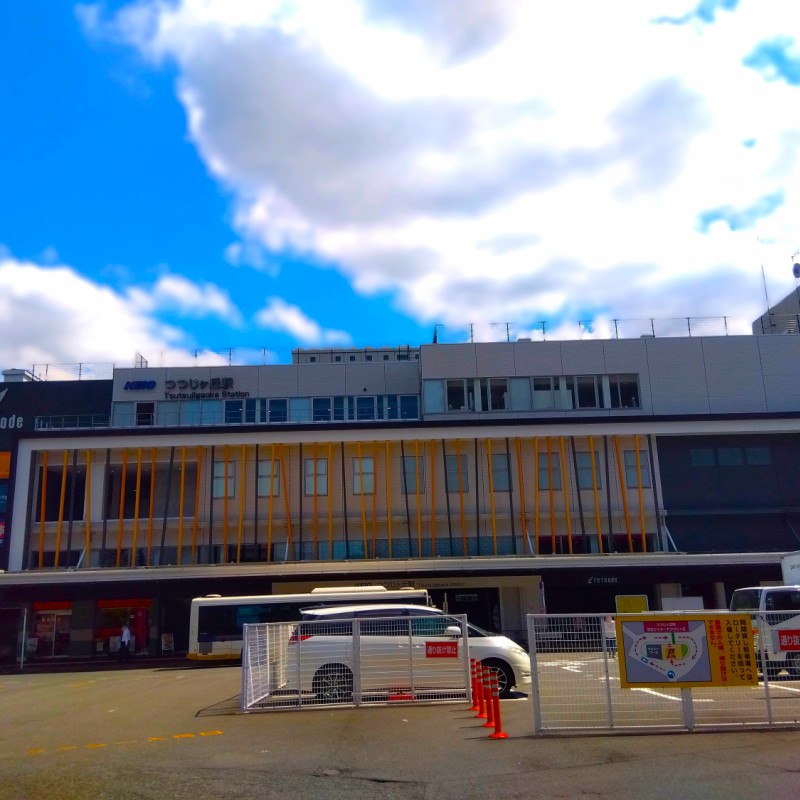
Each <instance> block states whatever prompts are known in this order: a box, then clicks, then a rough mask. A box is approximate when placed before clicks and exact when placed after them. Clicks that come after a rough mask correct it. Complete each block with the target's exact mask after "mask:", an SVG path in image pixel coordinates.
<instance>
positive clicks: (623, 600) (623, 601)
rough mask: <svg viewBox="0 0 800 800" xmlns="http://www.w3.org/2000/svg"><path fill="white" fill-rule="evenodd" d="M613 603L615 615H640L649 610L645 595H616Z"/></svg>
mask: <svg viewBox="0 0 800 800" xmlns="http://www.w3.org/2000/svg"><path fill="white" fill-rule="evenodd" d="M614 602H615V605H616V606H617V614H642V613H644V612H645V611H649V610H650V606H649V605H648V600H647V595H646V594H618V595H617V596H616V597H615V598H614Z"/></svg>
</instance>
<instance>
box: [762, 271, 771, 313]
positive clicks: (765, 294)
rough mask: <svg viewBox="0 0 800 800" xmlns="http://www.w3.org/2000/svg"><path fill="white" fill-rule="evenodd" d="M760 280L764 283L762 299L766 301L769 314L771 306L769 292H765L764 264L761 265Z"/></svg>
mask: <svg viewBox="0 0 800 800" xmlns="http://www.w3.org/2000/svg"><path fill="white" fill-rule="evenodd" d="M761 282H762V283H763V284H764V299H765V300H766V301H767V313H768V314H769V310H770V308H772V306H771V305H770V304H769V294H767V276H766V275H765V274H764V265H763V264H762V265H761Z"/></svg>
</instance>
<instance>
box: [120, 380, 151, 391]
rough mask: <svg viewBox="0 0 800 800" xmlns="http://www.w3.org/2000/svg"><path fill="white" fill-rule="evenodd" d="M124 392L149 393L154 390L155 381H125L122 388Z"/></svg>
mask: <svg viewBox="0 0 800 800" xmlns="http://www.w3.org/2000/svg"><path fill="white" fill-rule="evenodd" d="M122 388H123V389H124V390H125V391H126V392H150V391H152V390H153V389H155V388H156V382H155V381H125V385H124V386H123V387H122Z"/></svg>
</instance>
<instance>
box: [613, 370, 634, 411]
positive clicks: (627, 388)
mask: <svg viewBox="0 0 800 800" xmlns="http://www.w3.org/2000/svg"><path fill="white" fill-rule="evenodd" d="M608 386H609V391H610V392H611V408H640V407H641V402H640V400H639V378H638V376H637V375H609V376H608Z"/></svg>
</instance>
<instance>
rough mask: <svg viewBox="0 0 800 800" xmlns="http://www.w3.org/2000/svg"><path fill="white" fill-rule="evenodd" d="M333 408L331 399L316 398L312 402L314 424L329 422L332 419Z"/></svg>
mask: <svg viewBox="0 0 800 800" xmlns="http://www.w3.org/2000/svg"><path fill="white" fill-rule="evenodd" d="M332 410H333V406H332V403H331V398H330V397H315V398H314V399H313V400H312V401H311V413H312V418H313V420H314V422H327V421H328V420H330V418H331V411H332Z"/></svg>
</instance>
